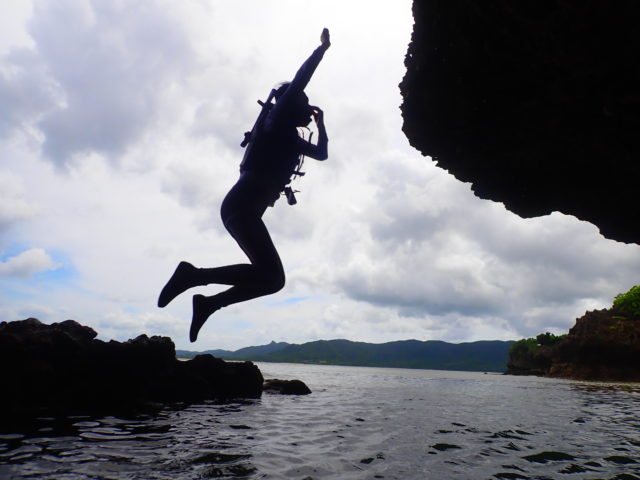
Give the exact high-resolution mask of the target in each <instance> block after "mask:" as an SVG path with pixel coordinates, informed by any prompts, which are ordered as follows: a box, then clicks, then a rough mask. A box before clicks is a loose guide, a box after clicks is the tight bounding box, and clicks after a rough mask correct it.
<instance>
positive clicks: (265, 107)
mask: <svg viewBox="0 0 640 480" xmlns="http://www.w3.org/2000/svg"><path fill="white" fill-rule="evenodd" d="M275 94H276V89H272V90H271V92H270V93H269V96H268V97H267V100H265V101H264V102H263V101H262V100H258V104H259V105H260V106H261V107H262V108H261V109H260V113H259V114H258V118H257V119H256V121H255V123H254V124H253V128H252V129H251V131H248V132H245V133H244V139H243V140H242V142H241V143H240V146H241V147H242V148H245V152H244V156H243V157H242V161H241V162H240V171H244V170H250V169H251V168H252V167H253V165H252V163H254V162H255V161H256V156H255V155H253V153H254V152H253V150H254V148H255V147H256V144H257V143H258V142H259V139H260V137H261V136H262V135H263V133H262V131H263V128H264V122H265V120H266V118H267V115H268V114H269V112H270V111H271V109H272V108H273V106H274V105H275V102H274V101H273V100H274V98H275ZM312 135H313V134H310V136H309V141H311V136H312ZM303 163H304V156H303V155H300V157H299V158H298V161H297V162H296V165H295V167H294V168H293V169H292V171H291V172H289V175H290V178H289V181H288V182H286V184H285V186H284V187H283V189H282V191H281V192H280V193H282V194H283V195H284V196H285V197H287V203H288V204H289V205H295V204H296V203H298V202H297V200H296V197H295V193H297V192H298V191H299V190H293V189H292V188H291V185H290V183H291V178H292V177H295V176H300V177H302V176H304V174H305V172H301V171H300V169H301V168H302V164H303Z"/></svg>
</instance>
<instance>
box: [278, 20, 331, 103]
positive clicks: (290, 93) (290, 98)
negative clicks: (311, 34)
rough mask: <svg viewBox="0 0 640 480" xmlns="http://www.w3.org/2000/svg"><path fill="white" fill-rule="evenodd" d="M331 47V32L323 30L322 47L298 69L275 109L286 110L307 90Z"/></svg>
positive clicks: (321, 36)
mask: <svg viewBox="0 0 640 480" xmlns="http://www.w3.org/2000/svg"><path fill="white" fill-rule="evenodd" d="M330 46H331V41H330V37H329V30H328V29H326V28H325V29H324V30H322V35H320V46H319V47H317V48H316V49H315V50H314V51H313V53H312V54H311V56H310V57H309V58H307V60H306V61H305V62H304V63H303V64H302V66H301V67H300V68H299V69H298V71H297V72H296V75H295V77H293V80H292V81H291V83H290V84H289V86H288V87H287V90H286V91H285V92H284V94H283V95H282V97H280V98H279V99H278V101H277V102H276V107H275V108H276V109H277V110H280V111H283V110H286V109H287V107H288V105H289V104H290V103H292V102H295V101H296V100H297V98H296V97H297V96H298V95H299V94H300V93H301V92H302V91H303V90H304V89H305V87H306V86H307V84H308V83H309V80H311V77H312V76H313V73H314V72H315V71H316V68H317V67H318V65H319V64H320V61H321V60H322V57H323V56H324V52H326V51H327V49H328V48H329V47H330Z"/></svg>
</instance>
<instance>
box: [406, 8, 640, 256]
mask: <svg viewBox="0 0 640 480" xmlns="http://www.w3.org/2000/svg"><path fill="white" fill-rule="evenodd" d="M413 14H414V20H415V25H414V30H413V35H412V40H411V44H410V45H409V49H408V52H407V56H406V59H405V64H406V67H407V72H406V75H405V77H404V79H403V81H402V83H401V85H400V88H401V92H402V95H403V104H402V114H403V119H404V125H403V131H404V132H405V134H406V136H407V138H408V139H409V141H410V143H411V145H413V146H414V147H415V148H416V149H418V150H419V151H420V152H422V153H423V154H424V155H429V156H432V157H433V158H434V159H435V160H436V161H437V163H438V165H439V166H440V167H442V168H444V169H445V170H447V171H449V172H450V173H451V174H452V175H454V176H455V177H456V178H458V179H459V180H461V181H464V182H471V183H472V188H473V190H474V192H475V194H476V195H477V196H478V197H480V198H483V199H490V200H494V201H498V202H503V203H504V204H505V206H506V207H507V208H508V209H509V210H511V211H513V212H515V213H516V214H518V215H520V216H522V217H533V216H540V215H546V214H549V213H551V212H552V211H560V212H562V213H565V214H568V215H574V216H576V217H578V218H580V219H582V220H586V221H589V222H591V223H593V224H595V225H596V226H598V227H599V229H600V231H601V233H602V234H603V235H604V236H606V237H608V238H611V239H615V240H618V241H623V242H635V243H638V242H640V223H639V222H635V221H631V220H630V218H631V216H632V214H631V213H630V210H631V208H632V206H633V205H635V198H634V197H635V195H636V191H637V185H636V184H637V181H638V180H637V179H638V178H639V177H640V163H638V162H637V158H638V157H639V156H640V142H638V141H637V132H638V131H639V129H640V115H638V114H637V112H638V110H639V108H640V57H638V55H637V52H638V51H639V50H640V29H638V28H637V25H638V23H639V22H640V3H638V2H635V1H632V0H621V1H619V2H613V3H612V2H608V1H606V0H566V1H559V0H545V1H538V2H531V1H529V2H520V1H499V0H491V1H488V2H475V1H473V0H454V1H451V0H414V2H413Z"/></svg>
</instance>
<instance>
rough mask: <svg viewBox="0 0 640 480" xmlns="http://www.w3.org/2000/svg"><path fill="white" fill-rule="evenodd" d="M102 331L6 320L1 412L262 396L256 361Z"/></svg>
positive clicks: (112, 409) (0, 339)
mask: <svg viewBox="0 0 640 480" xmlns="http://www.w3.org/2000/svg"><path fill="white" fill-rule="evenodd" d="M96 336H97V333H96V332H95V331H94V330H93V329H92V328H90V327H86V326H83V325H81V324H79V323H78V322H76V321H74V320H66V321H64V322H60V323H53V324H51V325H47V324H43V323H41V322H40V321H39V320H37V319H34V318H30V319H27V320H21V321H15V322H8V323H7V322H2V323H0V362H1V363H0V365H2V371H3V382H2V383H3V394H2V395H1V396H0V417H1V418H3V419H8V420H10V419H17V418H21V417H24V416H32V415H34V414H37V415H43V414H57V413H60V414H64V413H70V412H77V413H97V412H102V413H110V414H118V413H119V414H122V413H123V412H124V413H126V412H129V411H134V412H135V411H141V410H142V411H143V410H148V409H153V408H158V406H159V405H160V406H161V405H162V403H167V402H189V403H190V402H197V401H202V400H207V399H229V398H258V397H260V396H261V394H262V384H263V377H262V374H261V372H260V370H259V369H258V367H257V366H255V365H254V364H253V363H251V362H225V361H224V360H221V359H219V358H216V357H213V356H211V355H198V356H197V357H195V358H193V359H191V360H188V361H179V360H177V359H176V355H175V345H174V343H173V341H172V340H171V339H170V338H168V337H159V336H153V337H148V336H147V335H140V336H138V337H136V338H135V339H131V340H128V341H126V342H117V341H113V340H112V341H109V342H104V341H102V340H99V339H97V338H96ZM158 402H160V403H158Z"/></svg>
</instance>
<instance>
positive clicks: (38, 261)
mask: <svg viewBox="0 0 640 480" xmlns="http://www.w3.org/2000/svg"><path fill="white" fill-rule="evenodd" d="M57 266H58V265H57V264H56V263H55V262H54V261H53V260H52V259H51V257H50V256H49V255H48V254H47V252H45V251H44V250H43V249H41V248H32V249H30V250H26V251H24V252H22V253H20V254H18V255H15V256H13V257H9V258H7V259H6V260H5V261H3V262H0V276H6V277H29V276H31V275H33V274H34V273H39V272H46V271H47V270H54V269H55V268H57Z"/></svg>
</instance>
